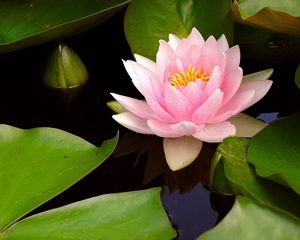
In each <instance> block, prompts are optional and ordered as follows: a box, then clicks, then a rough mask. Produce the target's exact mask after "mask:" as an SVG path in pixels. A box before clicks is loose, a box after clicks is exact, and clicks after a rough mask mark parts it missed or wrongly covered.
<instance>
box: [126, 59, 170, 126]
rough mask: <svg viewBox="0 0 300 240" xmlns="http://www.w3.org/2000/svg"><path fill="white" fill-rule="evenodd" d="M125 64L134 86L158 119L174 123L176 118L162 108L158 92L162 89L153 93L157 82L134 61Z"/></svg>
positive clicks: (156, 89)
mask: <svg viewBox="0 0 300 240" xmlns="http://www.w3.org/2000/svg"><path fill="white" fill-rule="evenodd" d="M123 63H124V66H125V68H126V70H127V72H128V73H129V75H130V77H131V79H132V82H133V84H134V85H135V87H136V88H137V89H138V90H139V91H140V93H141V94H142V95H143V96H144V97H145V99H146V102H147V103H148V105H149V107H150V108H151V109H152V111H153V112H155V113H156V114H157V118H159V119H161V120H166V121H171V122H174V118H173V117H172V116H171V115H170V114H168V113H167V112H166V111H165V110H164V108H163V107H162V106H161V103H160V101H159V100H160V99H159V98H158V97H159V93H158V92H157V91H159V90H160V88H159V87H157V88H155V91H153V86H155V84H156V82H155V81H154V80H153V79H152V78H151V74H150V73H149V71H148V70H147V69H146V68H144V67H143V66H141V65H139V64H138V63H136V62H133V61H126V62H123Z"/></svg>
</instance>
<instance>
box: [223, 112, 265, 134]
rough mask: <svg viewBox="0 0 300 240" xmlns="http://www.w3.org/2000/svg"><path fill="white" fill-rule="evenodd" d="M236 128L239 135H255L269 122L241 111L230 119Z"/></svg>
mask: <svg viewBox="0 0 300 240" xmlns="http://www.w3.org/2000/svg"><path fill="white" fill-rule="evenodd" d="M228 122H231V123H232V124H233V125H234V126H235V128H236V134H235V136H237V137H253V136H254V135H256V134H257V133H258V132H260V131H261V130H262V129H263V128H265V127H266V126H267V125H268V124H267V123H265V122H263V121H260V120H257V119H255V118H253V117H250V116H248V115H247V114H244V113H239V114H237V115H235V116H233V117H231V118H229V119H228Z"/></svg>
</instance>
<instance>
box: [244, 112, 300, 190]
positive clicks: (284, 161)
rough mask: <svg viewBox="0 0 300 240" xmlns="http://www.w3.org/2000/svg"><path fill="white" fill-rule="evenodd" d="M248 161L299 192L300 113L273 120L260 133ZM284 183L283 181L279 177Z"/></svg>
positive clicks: (264, 174)
mask: <svg viewBox="0 0 300 240" xmlns="http://www.w3.org/2000/svg"><path fill="white" fill-rule="evenodd" d="M248 161H249V162H250V163H252V164H254V166H255V169H256V172H257V174H258V175H260V176H262V177H269V178H270V177H271V179H272V180H276V179H274V178H272V176H277V179H278V176H279V179H280V178H282V179H283V180H284V183H285V184H288V185H289V186H290V187H291V188H292V189H293V190H294V191H295V192H297V193H298V194H299V195H300V181H299V179H300V113H298V114H295V115H293V116H291V117H287V118H284V119H281V120H278V121H276V122H274V123H273V124H271V125H269V126H267V127H266V128H265V129H263V130H262V131H261V132H260V133H258V134H257V135H256V136H255V137H254V138H253V139H252V140H251V144H250V147H249V151H248ZM279 182H280V183H282V181H279Z"/></svg>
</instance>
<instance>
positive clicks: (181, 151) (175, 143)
mask: <svg viewBox="0 0 300 240" xmlns="http://www.w3.org/2000/svg"><path fill="white" fill-rule="evenodd" d="M202 145H203V142H202V141H200V140H198V139H196V138H194V137H191V136H184V137H180V138H164V141H163V146H164V152H165V157H166V161H167V163H168V165H169V167H170V169H171V170H172V171H178V170H180V169H183V168H185V167H186V166H188V165H190V164H191V163H192V162H193V161H194V160H195V159H196V158H197V157H198V155H199V153H200V151H201V149H202Z"/></svg>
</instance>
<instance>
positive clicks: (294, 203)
mask: <svg viewBox="0 0 300 240" xmlns="http://www.w3.org/2000/svg"><path fill="white" fill-rule="evenodd" d="M248 146H249V140H248V139H243V138H237V137H231V138H227V139H225V140H224V141H223V142H222V143H221V144H220V145H219V147H218V149H217V153H216V155H215V158H214V161H213V169H212V173H211V184H212V186H213V187H214V189H215V190H216V191H218V192H221V193H224V194H234V195H243V196H247V197H249V198H252V199H254V200H256V201H258V202H259V203H261V204H263V205H266V206H269V207H273V208H276V209H281V210H284V211H286V212H288V213H291V214H293V215H295V216H298V217H300V207H299V202H300V196H299V195H297V194H296V193H295V192H294V191H292V190H291V189H289V188H287V187H285V186H283V185H281V184H278V183H275V182H273V181H270V180H269V179H266V178H262V177H260V176H258V175H257V174H256V172H255V169H254V167H253V166H252V165H251V164H249V163H248V162H247V150H248Z"/></svg>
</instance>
